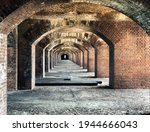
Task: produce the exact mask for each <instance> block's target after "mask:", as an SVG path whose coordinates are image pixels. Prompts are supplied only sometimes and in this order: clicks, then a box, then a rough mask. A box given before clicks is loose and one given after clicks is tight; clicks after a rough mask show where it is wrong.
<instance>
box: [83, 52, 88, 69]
mask: <svg viewBox="0 0 150 132" xmlns="http://www.w3.org/2000/svg"><path fill="white" fill-rule="evenodd" d="M83 54H84V56H83V57H84V61H83V69H87V58H88V51H87V50H84V52H83Z"/></svg>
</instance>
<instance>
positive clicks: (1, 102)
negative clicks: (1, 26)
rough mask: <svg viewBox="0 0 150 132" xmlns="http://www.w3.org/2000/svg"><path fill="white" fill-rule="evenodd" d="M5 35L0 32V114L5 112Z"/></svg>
mask: <svg viewBox="0 0 150 132" xmlns="http://www.w3.org/2000/svg"><path fill="white" fill-rule="evenodd" d="M6 62H7V36H6V35H4V34H0V115H2V114H6V112H7V106H6V105H7V63H6Z"/></svg>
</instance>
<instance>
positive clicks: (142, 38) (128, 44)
mask: <svg viewBox="0 0 150 132" xmlns="http://www.w3.org/2000/svg"><path fill="white" fill-rule="evenodd" d="M134 28H135V29H134V31H136V33H135V34H134V33H133V32H132V30H131V31H130V30H129V31H126V33H124V37H123V38H122V39H121V40H120V41H119V43H118V44H116V45H115V53H114V63H115V65H114V88H149V87H150V53H148V51H149V49H150V48H149V47H150V39H149V36H148V35H145V33H144V31H143V32H142V31H141V29H139V28H138V27H136V26H135V27H134Z"/></svg>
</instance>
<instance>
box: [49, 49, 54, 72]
mask: <svg viewBox="0 0 150 132" xmlns="http://www.w3.org/2000/svg"><path fill="white" fill-rule="evenodd" d="M53 57H54V55H53V51H52V50H51V51H50V64H51V69H53V68H54V60H53Z"/></svg>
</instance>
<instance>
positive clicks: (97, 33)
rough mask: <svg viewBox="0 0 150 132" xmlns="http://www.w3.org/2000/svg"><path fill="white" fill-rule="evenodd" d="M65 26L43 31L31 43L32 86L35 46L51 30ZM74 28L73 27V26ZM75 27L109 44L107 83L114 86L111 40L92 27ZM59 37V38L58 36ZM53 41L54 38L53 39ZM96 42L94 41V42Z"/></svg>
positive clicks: (112, 45)
mask: <svg viewBox="0 0 150 132" xmlns="http://www.w3.org/2000/svg"><path fill="white" fill-rule="evenodd" d="M65 28H66V26H62V27H58V28H56V29H53V30H50V31H48V32H46V33H44V34H43V35H41V36H40V37H39V38H38V39H37V40H35V41H34V42H33V44H32V53H33V54H32V57H31V58H32V71H33V72H32V88H34V87H35V70H34V69H35V46H36V45H37V44H38V43H39V42H40V41H41V40H42V39H43V38H45V37H46V36H47V35H49V34H50V33H53V32H58V31H59V30H63V29H65ZM73 28H74V27H73ZM76 28H77V29H81V30H83V31H85V32H86V33H90V34H93V35H95V36H97V38H98V37H99V38H101V39H103V40H104V41H105V42H106V44H108V46H109V51H110V58H109V59H110V63H109V65H110V66H109V69H110V70H109V71H110V73H109V77H110V79H109V84H110V87H111V88H113V86H114V44H113V43H112V42H111V40H109V38H107V36H105V35H103V34H102V33H101V32H98V31H96V30H95V29H93V28H90V27H85V26H78V27H76ZM60 39H61V38H60ZM54 41H55V40H54ZM95 44H96V43H95Z"/></svg>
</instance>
